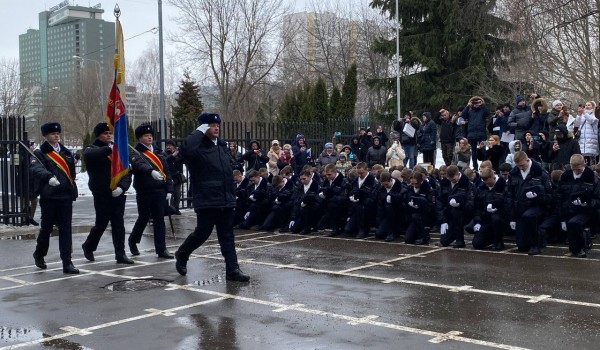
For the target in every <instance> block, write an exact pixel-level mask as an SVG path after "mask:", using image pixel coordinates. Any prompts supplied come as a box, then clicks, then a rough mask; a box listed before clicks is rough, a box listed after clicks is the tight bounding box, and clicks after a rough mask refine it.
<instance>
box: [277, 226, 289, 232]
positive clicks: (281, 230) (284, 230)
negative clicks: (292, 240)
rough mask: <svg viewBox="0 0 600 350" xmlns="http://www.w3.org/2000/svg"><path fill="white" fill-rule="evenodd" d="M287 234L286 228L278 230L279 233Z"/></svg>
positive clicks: (287, 229)
mask: <svg viewBox="0 0 600 350" xmlns="http://www.w3.org/2000/svg"><path fill="white" fill-rule="evenodd" d="M287 232H290V229H289V228H287V227H282V228H280V229H279V233H287Z"/></svg>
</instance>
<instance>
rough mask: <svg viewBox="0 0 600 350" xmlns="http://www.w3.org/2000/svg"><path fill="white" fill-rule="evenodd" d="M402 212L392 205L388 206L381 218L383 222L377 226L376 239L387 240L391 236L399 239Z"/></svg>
mask: <svg viewBox="0 0 600 350" xmlns="http://www.w3.org/2000/svg"><path fill="white" fill-rule="evenodd" d="M401 217H402V214H401V211H400V210H399V209H398V208H395V207H393V206H391V205H386V206H385V209H384V216H383V218H381V222H380V223H379V225H378V226H377V231H376V232H375V237H377V238H385V237H387V236H388V235H390V234H393V235H394V236H396V237H398V236H399V235H400V229H401V221H402V220H401Z"/></svg>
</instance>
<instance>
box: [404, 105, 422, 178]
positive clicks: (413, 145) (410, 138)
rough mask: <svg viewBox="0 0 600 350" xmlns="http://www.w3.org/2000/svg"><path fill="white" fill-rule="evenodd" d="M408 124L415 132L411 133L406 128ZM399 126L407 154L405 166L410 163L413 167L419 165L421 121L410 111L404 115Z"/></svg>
mask: <svg viewBox="0 0 600 350" xmlns="http://www.w3.org/2000/svg"><path fill="white" fill-rule="evenodd" d="M407 124H408V125H410V126H411V127H412V129H414V130H415V131H414V133H412V134H411V133H409V132H408V131H407V130H406V129H407V127H406V125H407ZM398 127H399V128H400V130H401V136H400V141H401V142H400V143H401V144H402V149H403V150H404V154H405V155H406V158H404V166H406V165H407V164H408V165H409V167H410V168H411V169H412V168H414V167H415V165H417V139H418V137H419V130H421V121H420V120H419V118H417V117H413V116H412V114H411V113H410V112H408V113H406V114H405V115H404V120H403V121H402V122H400V123H399V125H398Z"/></svg>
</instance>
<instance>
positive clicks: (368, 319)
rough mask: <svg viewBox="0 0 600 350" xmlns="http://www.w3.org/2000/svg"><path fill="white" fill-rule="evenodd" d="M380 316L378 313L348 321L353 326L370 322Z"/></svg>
mask: <svg viewBox="0 0 600 350" xmlns="http://www.w3.org/2000/svg"><path fill="white" fill-rule="evenodd" d="M378 318H379V316H377V315H368V316H365V317H363V318H359V319H357V320H354V321H350V322H348V324H349V325H351V326H358V325H359V324H363V323H370V322H371V321H373V320H376V319H378Z"/></svg>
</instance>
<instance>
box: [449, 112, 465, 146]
mask: <svg viewBox="0 0 600 350" xmlns="http://www.w3.org/2000/svg"><path fill="white" fill-rule="evenodd" d="M464 110H465V106H458V109H457V111H456V113H454V114H452V117H451V118H450V120H452V123H454V141H455V142H458V141H460V139H462V138H463V137H466V136H467V122H465V120H464V118H463V117H462V114H463V111H464Z"/></svg>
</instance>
